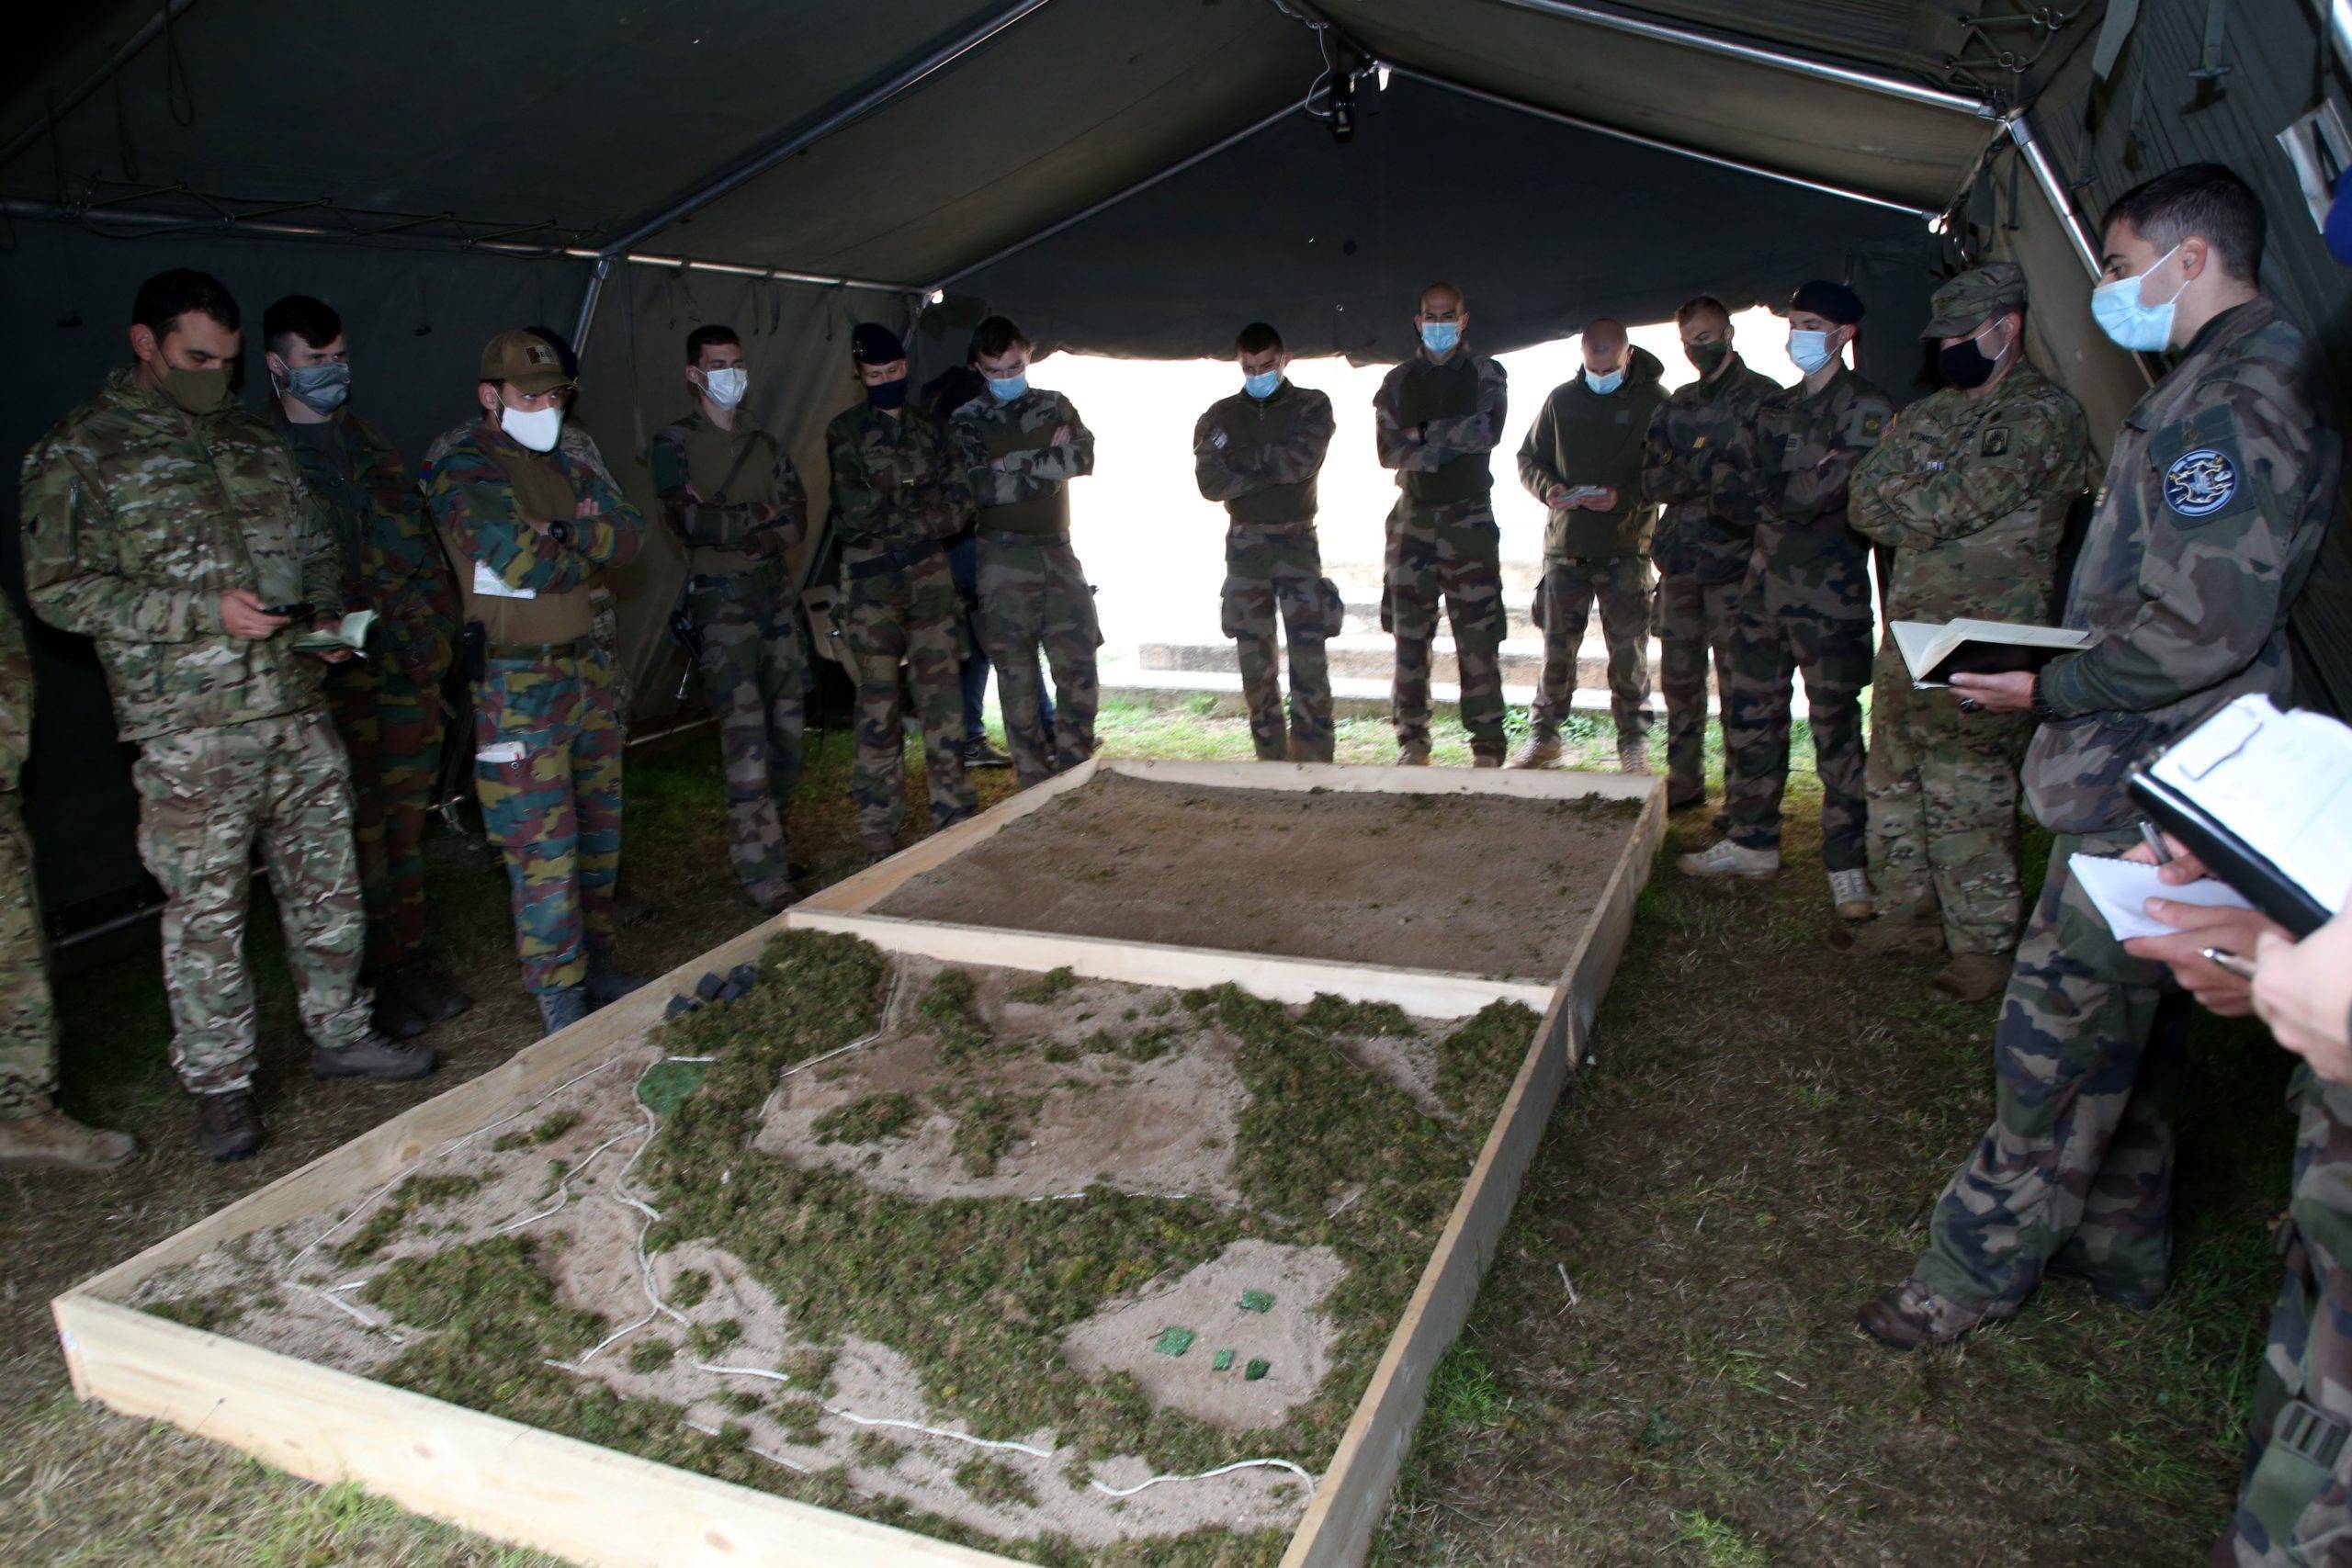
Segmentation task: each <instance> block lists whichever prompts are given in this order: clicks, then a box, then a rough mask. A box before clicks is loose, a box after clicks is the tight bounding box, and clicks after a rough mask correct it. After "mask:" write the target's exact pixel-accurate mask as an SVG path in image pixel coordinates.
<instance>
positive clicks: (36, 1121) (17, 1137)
mask: <svg viewBox="0 0 2352 1568" xmlns="http://www.w3.org/2000/svg"><path fill="white" fill-rule="evenodd" d="M138 1147H139V1145H138V1144H137V1142H136V1141H134V1140H133V1139H132V1138H131V1136H130V1134H128V1133H108V1132H105V1131H102V1130H100V1129H99V1128H96V1127H85V1126H83V1125H82V1123H80V1122H76V1121H74V1118H72V1117H71V1116H68V1115H66V1114H65V1113H64V1112H63V1111H56V1110H50V1111H41V1112H40V1113H39V1114H38V1115H34V1116H18V1117H12V1118H10V1119H9V1120H7V1121H0V1170H112V1169H113V1168H115V1167H116V1166H119V1165H120V1164H121V1163H122V1162H123V1161H124V1160H127V1159H129V1158H130V1156H131V1154H132V1152H133V1151H135V1150H136V1149H137V1148H138Z"/></svg>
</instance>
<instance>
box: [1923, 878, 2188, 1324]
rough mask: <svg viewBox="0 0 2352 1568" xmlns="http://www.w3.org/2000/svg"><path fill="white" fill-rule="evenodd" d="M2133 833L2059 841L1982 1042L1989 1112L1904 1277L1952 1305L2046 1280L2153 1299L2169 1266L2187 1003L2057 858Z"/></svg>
mask: <svg viewBox="0 0 2352 1568" xmlns="http://www.w3.org/2000/svg"><path fill="white" fill-rule="evenodd" d="M2138 841H2139V836H2138V835H2137V834H2136V833H2116V832H2105V833H2094V834H2087V835H2084V836H2081V837H2077V836H2075V835H2074V834H2071V833H2062V834H2059V835H2058V836H2057V838H2056V840H2054V841H2053V842H2052V845H2051V849H2050V875H2049V879H2048V880H2047V881H2046V882H2044V883H2043V884H2042V888H2041V900H2040V902H2039V903H2038V904H2037V905H2036V906H2035V908H2034V912H2033V919H2032V920H2031V921H2030V923H2029V924H2028V925H2027V927H2026V931H2025V940H2024V941H2023V942H2021V943H2020V944H2019V945H2018V955H2017V962H2016V964H2015V966H2014V967H2013V968H2012V969H2011V970H2010V972H2009V988H2008V992H2007V995H2006V996H2004V997H2003V998H2002V999H2001V1017H2000V1021H1999V1022H1998V1023H1997V1024H1996V1025H1995V1027H1994V1031H1993V1069H1994V1075H1995V1077H1994V1112H1993V1124H1992V1126H1991V1127H1989V1128H1987V1129H1986V1130H1985V1136H1984V1139H1983V1141H1982V1142H1980V1143H1979V1144H1978V1145H1977V1147H1976V1153H1975V1155H1974V1156H1973V1158H1972V1159H1970V1161H1969V1162H1968V1164H1966V1165H1965V1166H1963V1167H1962V1168H1961V1169H1960V1170H1959V1172H1958V1173H1957V1174H1956V1175H1954V1176H1953V1177H1952V1179H1951V1182H1950V1183H1949V1184H1948V1185H1947V1186H1946V1187H1945V1188H1944V1190H1943V1194H1942V1196H1941V1197H1939V1198H1938V1199H1937V1200H1936V1209H1935V1216H1934V1219H1933V1221H1932V1223H1931V1224H1930V1229H1929V1237H1928V1251H1927V1254H1926V1255H1925V1256H1924V1257H1922V1258H1920V1259H1919V1262H1918V1264H1917V1267H1916V1268H1915V1269H1914V1270H1913V1272H1914V1273H1915V1274H1916V1275H1917V1277H1918V1278H1919V1279H1920V1280H1924V1281H1926V1283H1927V1284H1928V1285H1929V1286H1930V1287H1932V1288H1933V1289H1934V1290H1935V1291H1937V1292H1939V1293H1940V1294H1942V1295H1945V1296H1948V1297H1951V1299H1953V1300H1955V1301H1966V1302H1975V1301H1986V1300H1991V1301H1994V1302H1996V1303H2000V1304H2001V1305H2003V1306H2007V1307H2014V1306H2016V1305H2017V1304H2018V1303H2021V1302H2023V1301H2024V1300H2025V1298H2026V1297H2027V1296H2028V1295H2030V1294H2031V1293H2032V1292H2033V1288H2034V1286H2035V1285H2037V1284H2038V1283H2040V1282H2041V1276H2042V1273H2043V1271H2044V1270H2045V1269H2058V1270H2060V1271H2063V1272H2066V1273H2071V1274H2075V1275H2079V1276H2082V1277H2084V1278H2086V1279H2089V1280H2092V1281H2093V1282H2094V1283H2095V1284H2097V1285H2098V1287H2099V1288H2100V1289H2101V1290H2103V1291H2105V1292H2107V1293H2108V1294H2109V1295H2111V1296H2116V1297H2119V1298H2121V1299H2124V1300H2127V1301H2131V1302H2145V1303H2153V1302H2154V1300H2155V1298H2156V1296H2157V1295H2158V1294H2159V1293H2160V1292H2162V1291H2163V1289H2164V1284H2165V1271H2166V1269H2168V1267H2169V1266H2170V1263H2171V1258H2172V1159H2173V1131H2172V1129H2173V1111H2174V1106H2175V1102H2176V1100H2177V1099H2178V1097H2179V1090H2180V1078H2181V1069H2182V1066H2183V1063H2184V1061H2185V1058H2186V1056H2187V1050H2188V1015H2189V1006H2188V997H2187V996H2186V995H2185V994H2184V993H2182V992H2180V991H2177V990H2174V989H2171V988H2170V986H2171V980H2170V976H2169V975H2168V974H2167V972H2166V971H2165V969H2164V967H2163V966H2162V965H2160V964H2151V963H2147V962H2145V961H2143V960H2141V959H2137V958H2133V957H2131V955H2129V954H2128V953H2125V952H2124V951H2123V950H2122V948H2121V947H2120V945H2118V944H2117V942H2116V941H2115V939H2114V937H2113V936H2112V935H2110V934H2109V931H2108V929H2107V922H2106V920H2104V919H2101V918H2100V916H2099V913H2098V908H2097V907H2096V906H2095V905H2093V904H2092V903H2091V901H2090V898H2089V896H2088V895H2086V894H2085V893H2084V892H2082V891H2081V890H2080V889H2079V888H2078V887H2077V886H2075V883H2074V880H2073V878H2072V877H2070V876H2069V875H2068V874H2067V871H2066V863H2067V857H2068V856H2069V855H2071V854H2073V853H2074V852H2076V851H2078V850H2079V851H2082V852H2086V853H2088V854H2095V855H2112V854H2118V853H2120V852H2122V851H2124V850H2126V849H2129V848H2130V847H2131V845H2133V844H2135V843H2137V842H2138Z"/></svg>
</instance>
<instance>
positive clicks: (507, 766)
mask: <svg viewBox="0 0 2352 1568" xmlns="http://www.w3.org/2000/svg"><path fill="white" fill-rule="evenodd" d="M566 384H567V378H566V377H565V375H564V373H563V367H562V362H561V360H560V358H559V357H558V356H557V355H556V352H555V350H554V349H553V348H552V347H550V346H549V345H548V343H547V341H546V340H545V339H543V338H540V337H537V336H535V335H533V334H532V333H527V332H504V333H499V334H498V335H496V336H495V337H493V338H492V339H491V340H490V342H489V343H488V344H485V345H484V346H483V348H482V354H481V381H480V383H479V385H478V387H477V389H476V395H477V398H478V400H479V401H480V402H481V408H482V418H481V423H478V424H476V425H475V426H474V427H473V428H472V429H471V430H470V431H469V432H468V433H467V434H466V436H465V438H464V439H463V440H461V441H459V442H458V444H457V445H456V446H452V447H450V448H449V450H448V452H447V455H446V456H444V457H442V458H441V460H440V461H439V462H437V463H435V465H434V467H433V474H432V477H431V479H430V480H429V481H428V482H427V485H426V490H425V493H426V497H427V499H428V500H429V501H430V502H431V504H432V508H433V518H434V523H435V526H436V527H438V528H439V530H440V533H441V538H442V543H443V545H444V547H446V548H447V550H448V552H449V558H450V560H451V561H452V562H453V563H455V564H456V566H457V569H458V599H459V604H460V608H461V613H462V614H463V615H464V616H465V620H466V626H467V636H468V637H469V639H471V641H472V642H474V643H478V644H479V646H480V649H481V654H480V659H479V662H478V663H477V664H475V665H474V667H473V668H472V669H470V670H469V674H470V676H471V678H472V681H473V699H474V741H475V745H474V787H475V791H476V793H477V794H478V795H480V796H481V813H482V826H483V829H484V830H485V831H486V832H487V833H488V835H489V837H490V839H491V841H492V842H493V843H495V844H497V845H498V846H499V848H500V850H501V851H502V852H503V854H504V856H505V859H506V874H507V880H508V881H509V882H510V883H511V884H512V885H513V888H514V905H515V949H516V951H517V953H519V954H520V956H521V958H522V964H523V978H524V983H525V984H526V986H527V987H529V988H530V990H531V992H532V994H533V995H534V997H536V998H537V1001H538V1004H539V1014H540V1017H541V1019H542V1021H544V1022H545V1023H546V1025H547V1030H548V1033H550V1034H552V1033H554V1032H556V1031H557V1030H559V1029H561V1028H563V1027H564V1026H565V1025H567V1024H571V1023H576V1022H578V1021H580V1020H581V1019H582V1018H583V1017H585V1016H586V1015H587V1011H588V1009H589V1006H590V1004H591V1003H592V1002H594V1003H603V1002H608V1001H612V1000H614V999H615V998H618V997H621V996H624V995H626V994H627V993H628V992H629V991H632V990H634V989H636V987H637V984H638V982H636V981H633V980H630V979H629V978H628V977H627V976H624V975H621V974H620V973H618V972H617V971H616V970H615V969H614V968H613V967H612V965H611V963H610V960H609V958H608V957H607V954H606V950H607V949H608V948H609V946H610V945H611V942H612V898H613V884H614V882H615V881H616V879H617V878H618V876H619V874H620V860H621V745H622V740H621V730H620V714H619V706H620V691H619V686H618V682H617V681H616V677H615V674H614V671H613V669H612V666H611V664H610V662H609V660H607V659H606V657H605V653H604V651H603V649H601V648H600V647H599V646H598V645H597V643H596V640H595V638H594V635H593V633H592V630H591V626H590V622H591V619H592V617H593V615H594V607H593V606H592V604H590V600H589V589H590V587H591V585H592V584H593V583H594V581H595V579H596V577H597V576H598V575H599V574H600V573H601V572H603V571H604V570H605V569H607V568H610V567H619V566H626V565H628V562H629V561H631V560H633V559H635V558H636V556H637V550H638V543H639V540H638V534H639V528H640V527H641V526H642V525H643V520H642V519H641V518H639V515H638V513H637V509H636V508H635V507H633V506H631V505H630V504H629V503H628V501H626V500H625V499H623V498H622V496H621V495H620V493H619V492H618V491H615V490H614V489H613V488H612V487H611V486H609V485H607V484H606V483H605V481H604V480H603V479H599V478H597V477H596V475H595V474H594V472H592V471H591V470H589V469H588V468H586V467H584V466H583V465H582V464H580V463H578V462H575V461H574V460H573V459H572V458H571V457H568V456H566V455H565V454H564V453H563V452H562V451H561V450H560V447H559V446H558V440H559V436H560V428H561V425H562V422H563V394H564V389H565V387H566ZM476 627H480V628H481V629H480V630H479V631H476V630H475V629H474V628H476ZM471 662H473V660H472V659H471V656H470V655H469V663H471Z"/></svg>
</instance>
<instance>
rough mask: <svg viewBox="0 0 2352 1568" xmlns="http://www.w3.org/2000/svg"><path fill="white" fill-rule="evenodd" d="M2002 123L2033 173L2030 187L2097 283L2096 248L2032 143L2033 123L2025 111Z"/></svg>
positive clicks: (2068, 197) (2037, 145)
mask: <svg viewBox="0 0 2352 1568" xmlns="http://www.w3.org/2000/svg"><path fill="white" fill-rule="evenodd" d="M2001 123H2002V124H2003V125H2004V126H2005V127H2006V128H2007V130H2008V133H2009V140H2010V141H2013V142H2015V143H2017V149H2018V154H2019V155H2020V156H2022V157H2023V158H2024V159H2025V163H2026V167H2027V168H2029V169H2031V170H2032V171H2033V183H2034V184H2036V185H2038V186H2041V194H2042V196H2043V197H2045V198H2046V199H2047V200H2048V201H2049V203H2050V208H2051V210H2052V211H2053V212H2055V213H2056V214H2057V215H2058V221H2059V222H2060V223H2061V224H2062V225H2064V228H2065V231H2066V237H2067V238H2068V239H2070V240H2072V241H2074V242H2075V254H2076V255H2077V256H2079V257H2081V258H2082V263H2083V265H2085V266H2086V267H2087V268H2089V269H2090V275H2091V277H2092V279H2093V280H2094V281H2096V280H2097V279H2098V276H2099V274H2100V273H2101V272H2102V271H2103V270H2105V269H2104V268H2102V267H2101V266H2100V265H2099V260H2098V245H2097V244H2095V243H2092V240H2091V236H2090V234H2089V232H2088V231H2087V230H2086V228H2085V227H2084V224H2083V220H2082V215H2081V214H2080V213H2078V212H2076V211H2075V198H2074V195H2073V193H2072V192H2070V191H2068V190H2067V188H2066V186H2065V182H2064V181H2063V180H2061V179H2060V178H2059V177H2058V171H2057V170H2056V169H2054V168H2052V166H2051V164H2050V157H2049V155H2048V154H2047V153H2045V152H2043V151H2042V150H2041V142H2040V141H2037V140H2035V138H2034V134H2033V122H2032V121H2031V120H2030V119H2029V118H2026V112H2025V110H2023V109H2015V110H2012V111H2011V112H2010V113H2009V114H2008V115H2007V118H2004V119H2003V120H2002V122H2001Z"/></svg>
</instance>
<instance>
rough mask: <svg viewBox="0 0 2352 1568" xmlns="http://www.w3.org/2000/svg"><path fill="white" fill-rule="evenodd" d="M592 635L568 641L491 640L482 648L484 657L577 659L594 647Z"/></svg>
mask: <svg viewBox="0 0 2352 1568" xmlns="http://www.w3.org/2000/svg"><path fill="white" fill-rule="evenodd" d="M595 646H596V644H595V639H594V638H593V637H573V638H572V639H571V641H570V642H493V643H492V644H491V645H490V646H489V647H488V648H486V649H482V657H483V658H484V659H577V658H579V657H580V656H581V655H582V654H583V653H587V652H590V651H592V650H593V649H594V648H595Z"/></svg>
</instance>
